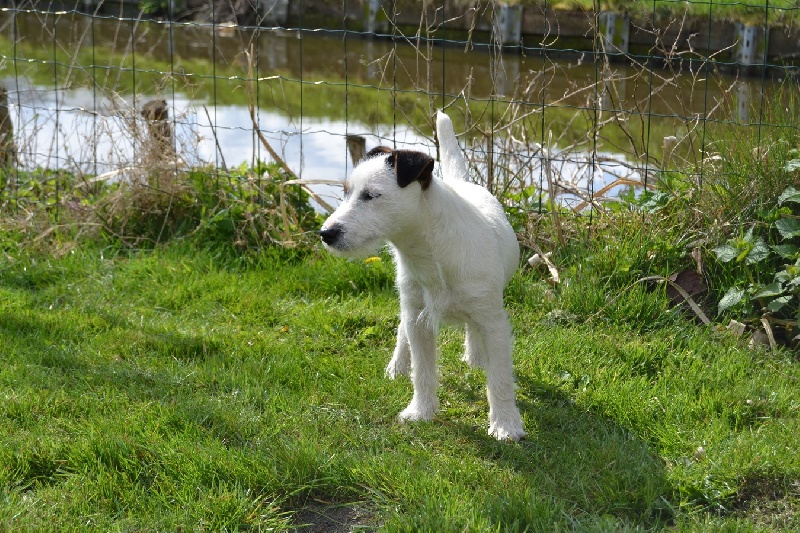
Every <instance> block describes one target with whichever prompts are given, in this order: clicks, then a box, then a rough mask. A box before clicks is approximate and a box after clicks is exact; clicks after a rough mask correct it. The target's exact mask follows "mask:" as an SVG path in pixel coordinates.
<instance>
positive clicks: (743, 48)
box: [734, 22, 769, 69]
mask: <svg viewBox="0 0 800 533" xmlns="http://www.w3.org/2000/svg"><path fill="white" fill-rule="evenodd" d="M768 42H769V28H767V27H760V26H747V25H745V24H742V23H740V22H737V23H736V43H735V45H734V59H735V60H736V62H737V63H738V64H739V65H740V66H741V67H744V68H745V69H748V68H750V67H757V66H759V65H764V64H766V62H767V43H768Z"/></svg>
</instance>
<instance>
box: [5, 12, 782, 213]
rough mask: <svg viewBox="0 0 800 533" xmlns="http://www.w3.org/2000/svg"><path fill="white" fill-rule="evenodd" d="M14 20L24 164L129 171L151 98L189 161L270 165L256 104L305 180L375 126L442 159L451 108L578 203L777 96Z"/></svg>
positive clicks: (690, 153) (60, 18)
mask: <svg viewBox="0 0 800 533" xmlns="http://www.w3.org/2000/svg"><path fill="white" fill-rule="evenodd" d="M0 29H1V31H0V82H2V84H3V85H5V87H6V88H7V89H8V91H9V108H10V111H11V115H12V119H13V122H14V128H15V134H16V138H17V144H18V148H19V152H20V157H19V160H20V164H21V165H23V166H24V167H28V168H32V167H37V166H46V167H50V168H66V169H69V170H74V171H77V172H82V173H87V174H92V175H97V174H103V173H109V172H114V173H117V175H119V176H124V175H125V171H126V169H131V168H134V167H136V166H137V165H141V164H143V161H142V160H141V157H142V156H141V154H143V153H144V152H145V150H144V149H143V143H146V142H147V141H146V138H147V135H146V134H145V132H146V131H147V127H146V124H145V123H144V119H143V118H142V117H141V115H140V109H141V108H142V106H143V105H144V104H145V103H146V102H148V101H151V100H158V99H163V100H165V101H166V102H167V106H168V109H169V113H170V121H171V123H172V126H173V128H174V138H175V145H176V148H177V149H176V152H177V154H178V158H179V159H180V164H182V165H188V166H194V165H200V164H206V163H208V164H211V165H214V166H216V167H226V166H227V167H231V166H236V165H239V164H241V163H249V164H252V162H254V161H255V160H257V159H262V160H268V159H269V155H268V153H267V151H266V150H265V148H264V146H263V145H262V143H261V142H260V141H259V139H258V136H257V135H256V133H255V132H254V128H253V119H252V118H251V114H250V106H252V107H253V108H254V115H253V116H254V117H255V122H256V123H257V125H258V128H259V129H260V130H261V131H262V133H263V134H264V135H265V137H266V138H267V139H268V141H269V142H270V144H271V145H272V147H273V148H274V149H275V150H276V151H278V152H279V153H280V154H281V155H282V156H283V157H284V158H285V160H286V163H287V164H288V166H289V167H290V168H291V169H292V170H294V171H295V172H296V173H297V174H298V175H300V176H301V177H302V178H303V179H306V180H342V179H343V178H344V177H345V176H346V175H347V173H348V172H349V171H350V169H351V162H350V156H349V154H348V150H347V146H346V142H345V139H346V136H347V135H362V136H364V137H366V142H367V148H368V149H369V148H371V147H372V146H374V145H377V144H388V145H393V146H397V147H410V148H415V149H419V150H423V151H427V152H429V153H431V154H432V155H435V153H436V150H435V144H434V142H433V138H432V133H431V126H432V122H431V119H432V113H433V110H434V109H436V108H437V107H441V106H442V105H446V106H448V110H449V112H450V114H451V115H452V116H454V121H455V122H456V125H457V129H458V130H459V131H461V132H465V134H464V135H463V136H462V140H463V143H464V145H465V148H467V151H468V155H469V156H470V159H471V160H473V161H474V162H475V165H476V167H477V168H478V169H479V173H480V174H481V175H482V176H483V177H484V178H485V177H486V175H492V176H495V175H496V176H498V179H497V181H496V182H495V183H494V186H495V187H497V186H498V183H501V182H502V183H505V184H506V185H507V184H508V183H509V182H510V181H512V180H516V181H517V182H518V183H534V184H535V185H537V186H539V187H541V188H546V186H547V183H545V180H544V178H543V177H542V176H543V175H544V174H545V173H546V172H545V171H546V170H549V171H552V172H554V173H555V175H556V181H558V182H559V185H561V186H562V189H561V191H562V192H564V193H565V194H566V196H565V197H567V198H570V199H573V200H576V201H579V200H578V198H579V197H580V196H582V195H583V196H586V194H585V191H589V192H595V193H596V192H598V191H604V188H605V186H606V185H609V184H611V183H612V182H615V180H618V179H619V178H620V177H622V178H624V179H627V180H628V181H629V182H631V183H633V182H637V181H643V180H645V179H651V176H650V175H649V173H648V172H649V171H651V170H654V169H657V168H661V167H662V166H664V165H667V164H669V161H670V160H672V161H675V160H676V159H677V158H679V157H680V158H685V159H686V158H688V159H691V158H696V157H698V156H699V155H700V150H701V149H702V148H705V150H706V151H708V149H709V148H708V147H703V146H702V144H701V140H702V139H701V137H702V136H701V135H700V134H699V132H700V131H701V130H702V129H703V128H705V127H706V124H707V123H706V122H705V119H706V118H708V119H710V120H712V121H714V122H713V123H725V122H728V121H733V122H741V123H748V122H749V121H751V119H752V120H753V121H756V120H760V117H753V116H752V113H753V110H758V109H760V108H761V105H760V102H761V95H762V94H764V93H772V92H775V91H777V90H778V87H779V85H778V84H777V83H776V82H772V81H765V80H761V79H756V80H736V79H734V78H732V77H728V76H722V75H716V74H715V75H714V76H713V77H708V78H706V77H704V76H705V72H704V69H703V64H702V63H700V62H698V63H692V62H689V61H683V62H680V63H675V64H672V65H671V67H672V70H669V69H664V70H655V71H652V72H651V71H648V70H646V69H640V68H636V67H632V66H623V65H621V64H613V63H612V64H610V65H603V64H599V63H595V62H594V61H593V60H592V58H591V56H589V55H587V54H584V53H581V52H574V53H572V54H563V53H562V54H559V58H558V59H556V60H553V59H550V58H546V57H541V56H537V57H524V56H522V55H519V54H509V53H506V54H503V55H498V54H496V53H490V51H487V50H486V49H485V48H483V49H479V48H478V47H475V48H471V47H469V46H460V47H459V46H448V47H439V46H438V45H436V44H426V43H425V42H422V43H416V46H414V44H415V43H407V42H401V41H396V42H387V41H372V40H366V39H362V38H360V37H358V36H357V35H355V34H347V33H343V32H330V31H303V32H298V31H287V30H278V29H263V30H240V29H238V28H231V27H212V26H208V25H196V24H172V23H166V22H157V21H143V20H123V21H120V20H116V19H111V18H92V17H89V16H84V15H79V14H73V13H67V14H52V13H51V14H45V13H34V12H12V11H10V10H5V11H3V12H2V13H0ZM253 79H257V80H258V81H257V82H255V83H248V81H247V80H253ZM465 102H469V105H466V104H465ZM665 139H666V140H665ZM670 139H671V140H670ZM667 140H669V141H667ZM542 146H544V147H547V149H546V150H545V149H542ZM667 146H668V148H665V147H667ZM544 154H548V158H543V157H542V156H543V155H544ZM545 160H546V161H547V165H544V164H542V161H545ZM501 175H502V176H504V177H503V178H500V177H499V176H501ZM620 183H627V182H625V181H622V182H620ZM620 187H621V186H620ZM620 187H616V188H612V189H611V190H610V191H604V193H608V192H612V193H613V191H614V190H618V189H619V188H620ZM323 190H324V191H325V192H329V193H331V194H332V195H334V196H335V194H336V192H337V190H336V188H327V189H325V188H324V187H323ZM582 191H584V192H582Z"/></svg>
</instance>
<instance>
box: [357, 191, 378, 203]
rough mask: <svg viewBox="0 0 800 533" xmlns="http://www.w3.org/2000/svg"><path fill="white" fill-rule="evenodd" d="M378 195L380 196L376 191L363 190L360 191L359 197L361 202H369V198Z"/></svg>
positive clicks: (372, 198) (371, 198)
mask: <svg viewBox="0 0 800 533" xmlns="http://www.w3.org/2000/svg"><path fill="white" fill-rule="evenodd" d="M378 197H380V194H378V193H376V192H370V191H363V192H362V193H361V196H359V199H360V200H361V201H362V202H369V201H370V200H374V199H375V198H378Z"/></svg>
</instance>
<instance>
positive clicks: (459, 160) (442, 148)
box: [436, 111, 469, 180]
mask: <svg viewBox="0 0 800 533" xmlns="http://www.w3.org/2000/svg"><path fill="white" fill-rule="evenodd" d="M436 136H437V137H438V138H439V156H440V157H441V158H442V177H443V178H444V179H460V180H466V179H467V176H468V172H469V171H468V170H467V161H466V160H465V159H464V154H463V153H462V152H461V147H460V146H459V145H458V139H456V133H455V131H454V130H453V122H452V121H451V120H450V117H448V116H447V115H445V114H444V113H443V112H441V111H439V112H438V113H437V114H436Z"/></svg>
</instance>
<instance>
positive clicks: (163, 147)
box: [141, 100, 175, 161]
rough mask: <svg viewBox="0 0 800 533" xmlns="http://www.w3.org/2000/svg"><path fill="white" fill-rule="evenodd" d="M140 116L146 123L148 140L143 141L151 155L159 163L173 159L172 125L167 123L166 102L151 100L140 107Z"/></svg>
mask: <svg viewBox="0 0 800 533" xmlns="http://www.w3.org/2000/svg"><path fill="white" fill-rule="evenodd" d="M141 114H142V116H143V117H144V119H145V120H146V121H147V133H148V136H149V138H148V139H147V140H146V141H145V142H146V143H147V145H148V146H149V147H150V149H151V150H152V152H151V153H152V154H153V155H154V156H155V158H156V159H158V160H160V161H171V160H174V159H175V146H174V145H173V143H172V125H171V124H170V123H169V109H168V108H167V102H166V100H152V101H150V102H147V103H146V104H144V106H143V107H142V112H141Z"/></svg>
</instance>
